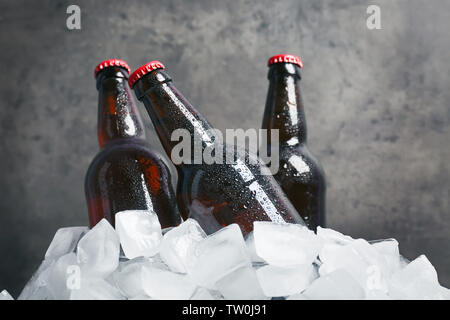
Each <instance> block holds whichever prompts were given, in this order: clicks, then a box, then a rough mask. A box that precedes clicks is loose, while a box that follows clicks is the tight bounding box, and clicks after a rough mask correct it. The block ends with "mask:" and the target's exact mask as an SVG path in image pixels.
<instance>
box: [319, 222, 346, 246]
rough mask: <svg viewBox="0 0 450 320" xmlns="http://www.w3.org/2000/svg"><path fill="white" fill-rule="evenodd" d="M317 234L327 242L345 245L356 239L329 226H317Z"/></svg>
mask: <svg viewBox="0 0 450 320" xmlns="http://www.w3.org/2000/svg"><path fill="white" fill-rule="evenodd" d="M317 236H318V237H319V238H321V239H322V240H323V241H324V243H327V244H340V245H345V244H349V243H350V242H352V241H353V240H354V239H353V238H352V237H350V236H346V235H343V234H342V233H340V232H338V231H336V230H333V229H328V228H322V227H320V226H319V227H317Z"/></svg>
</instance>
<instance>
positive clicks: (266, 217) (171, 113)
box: [129, 61, 304, 235]
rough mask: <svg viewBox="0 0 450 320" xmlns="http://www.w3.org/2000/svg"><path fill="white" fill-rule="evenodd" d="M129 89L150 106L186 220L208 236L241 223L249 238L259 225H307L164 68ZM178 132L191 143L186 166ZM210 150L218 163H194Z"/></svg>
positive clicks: (142, 75) (138, 75) (156, 66)
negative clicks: (175, 174) (178, 152)
mask: <svg viewBox="0 0 450 320" xmlns="http://www.w3.org/2000/svg"><path fill="white" fill-rule="evenodd" d="M129 84H130V87H131V88H134V91H135V94H136V96H137V98H138V99H139V100H140V101H142V102H143V103H144V104H145V107H146V109H147V111H148V113H149V115H150V118H151V120H152V122H153V124H154V126H155V129H156V132H157V133H158V136H159V139H160V140H161V143H162V145H163V147H164V149H165V151H166V153H167V155H168V156H169V157H170V159H171V160H172V162H173V163H174V165H175V166H176V168H177V171H178V177H179V179H178V186H177V200H178V207H179V209H180V212H181V215H182V217H183V218H184V219H186V218H187V217H191V218H194V219H196V220H197V221H198V222H199V224H200V225H201V226H202V227H203V229H204V230H205V231H206V232H207V233H208V234H209V233H212V232H215V231H217V230H218V229H220V228H221V227H224V226H226V225H229V224H232V223H237V224H238V225H239V226H240V228H241V230H242V232H243V234H244V235H247V234H248V233H249V232H250V231H252V229H253V222H254V221H258V220H261V221H274V222H278V223H286V222H289V223H299V224H303V225H304V222H303V220H302V219H301V217H300V215H299V214H298V213H297V211H296V210H295V208H294V207H293V206H292V204H291V203H290V202H289V200H288V199H287V198H286V195H285V194H284V193H283V191H282V190H281V188H280V187H279V185H278V184H277V182H276V181H275V179H274V178H273V177H272V176H271V174H270V171H269V169H268V168H267V167H265V166H264V165H262V163H261V162H260V161H259V160H258V159H257V158H255V157H253V155H249V154H247V153H245V151H243V150H242V149H239V152H238V151H237V150H235V148H234V147H230V146H227V145H226V144H225V143H222V142H220V140H219V139H217V136H215V135H214V134H213V133H212V132H214V130H213V128H212V127H211V125H210V124H209V123H208V121H207V120H206V119H205V118H204V117H203V116H202V115H201V114H200V113H199V112H198V111H197V110H196V109H194V107H193V106H192V105H191V104H190V103H189V102H188V101H187V100H186V98H185V97H184V96H183V95H182V94H181V93H180V92H179V91H178V90H177V89H176V88H175V86H174V85H173V82H172V79H171V78H170V76H169V75H168V74H167V73H166V72H165V71H164V66H163V64H162V63H161V62H159V61H152V62H149V63H147V64H145V65H143V66H142V67H140V68H139V69H137V70H136V71H134V72H133V74H132V75H131V76H130V79H129ZM176 130H177V131H178V133H179V132H180V130H181V131H182V132H183V133H185V134H186V135H185V136H188V137H189V139H191V140H190V145H189V146H190V150H188V151H189V152H186V154H184V152H185V151H186V150H183V155H184V156H183V160H182V161H178V160H177V161H175V160H174V155H172V151H173V150H174V148H176V146H177V145H178V143H180V142H179V140H177V139H173V137H172V134H173V133H174V132H176ZM196 139H197V140H196ZM212 144H214V145H216V146H217V148H215V149H214V147H212ZM196 145H197V146H199V147H196ZM196 148H197V149H196ZM208 148H212V149H214V150H215V152H212V153H215V155H216V156H217V158H216V160H217V159H218V161H208V162H207V161H205V159H204V158H202V159H201V161H195V157H196V156H198V152H203V153H204V152H205V151H206V150H208ZM196 152H197V154H195V153H196ZM188 154H190V155H188ZM231 158H232V161H230V159H231ZM220 159H222V160H220Z"/></svg>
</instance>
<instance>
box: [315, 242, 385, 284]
mask: <svg viewBox="0 0 450 320" xmlns="http://www.w3.org/2000/svg"><path fill="white" fill-rule="evenodd" d="M319 257H320V261H321V262H322V264H321V266H320V269H319V273H320V275H321V276H324V275H327V274H330V273H332V272H333V271H335V270H338V269H344V270H346V271H348V272H349V273H350V274H351V275H352V276H353V278H354V279H355V280H357V281H358V282H359V283H360V285H361V286H362V287H363V288H365V289H366V290H384V291H387V284H386V279H387V274H388V272H387V271H386V270H387V262H386V260H385V258H384V257H383V256H382V255H381V254H380V253H379V252H378V251H377V250H376V249H375V248H374V247H373V246H371V245H370V244H369V243H368V242H367V241H365V240H363V239H357V240H354V241H352V242H351V243H349V244H346V245H337V244H327V245H325V246H324V247H323V249H322V250H321V252H320V255H319Z"/></svg>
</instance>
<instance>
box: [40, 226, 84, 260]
mask: <svg viewBox="0 0 450 320" xmlns="http://www.w3.org/2000/svg"><path fill="white" fill-rule="evenodd" d="M88 231H89V228H87V227H69V228H61V229H58V231H56V233H55V236H54V237H53V240H52V242H51V243H50V246H49V247H48V249H47V252H46V253H45V259H56V258H59V257H61V256H62V255H65V254H67V253H70V252H73V251H74V250H75V248H76V246H77V243H78V240H79V239H80V238H81V236H82V235H83V234H84V233H86V232H88Z"/></svg>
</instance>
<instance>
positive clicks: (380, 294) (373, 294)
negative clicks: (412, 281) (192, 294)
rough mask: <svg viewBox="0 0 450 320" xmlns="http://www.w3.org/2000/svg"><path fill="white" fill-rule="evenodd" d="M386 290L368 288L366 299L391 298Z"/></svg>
mask: <svg viewBox="0 0 450 320" xmlns="http://www.w3.org/2000/svg"><path fill="white" fill-rule="evenodd" d="M390 299H391V298H390V297H389V295H388V294H387V293H386V292H385V290H376V289H375V290H366V300H390Z"/></svg>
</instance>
